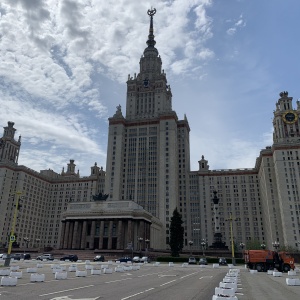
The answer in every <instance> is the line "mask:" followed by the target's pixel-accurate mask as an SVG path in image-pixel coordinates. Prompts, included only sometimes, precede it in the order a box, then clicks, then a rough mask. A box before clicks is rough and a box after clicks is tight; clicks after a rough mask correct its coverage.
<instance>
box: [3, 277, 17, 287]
mask: <svg viewBox="0 0 300 300" xmlns="http://www.w3.org/2000/svg"><path fill="white" fill-rule="evenodd" d="M17 283H18V278H17V277H2V278H1V285H5V286H6V285H13V286H14V285H17Z"/></svg>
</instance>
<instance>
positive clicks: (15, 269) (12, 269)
mask: <svg viewBox="0 0 300 300" xmlns="http://www.w3.org/2000/svg"><path fill="white" fill-rule="evenodd" d="M19 269H20V267H19V266H11V267H10V270H11V271H18V270H19Z"/></svg>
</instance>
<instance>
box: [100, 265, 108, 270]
mask: <svg viewBox="0 0 300 300" xmlns="http://www.w3.org/2000/svg"><path fill="white" fill-rule="evenodd" d="M108 268H109V266H108V265H101V269H108Z"/></svg>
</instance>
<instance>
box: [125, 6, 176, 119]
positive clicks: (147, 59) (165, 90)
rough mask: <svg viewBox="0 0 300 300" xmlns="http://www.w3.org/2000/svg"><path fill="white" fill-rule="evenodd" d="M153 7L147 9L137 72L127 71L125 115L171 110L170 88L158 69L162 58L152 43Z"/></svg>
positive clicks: (145, 116) (139, 116)
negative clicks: (144, 39)
mask: <svg viewBox="0 0 300 300" xmlns="http://www.w3.org/2000/svg"><path fill="white" fill-rule="evenodd" d="M155 13H156V10H155V9H153V10H148V15H149V16H150V28H149V35H148V40H147V45H148V47H147V48H146V49H145V50H144V54H143V56H142V57H141V59H140V73H139V74H138V75H137V76H136V74H134V77H131V76H130V75H128V81H127V103H126V119H127V120H136V119H139V120H140V119H149V118H153V117H158V116H159V115H161V114H166V113H168V114H173V115H174V114H175V113H174V112H172V92H171V88H170V85H168V84H167V78H166V74H165V72H164V70H162V68H161V67H162V61H161V58H160V56H159V54H158V51H157V49H156V48H155V47H154V46H155V44H156V41H155V40H154V34H153V32H154V30H153V16H154V14H155Z"/></svg>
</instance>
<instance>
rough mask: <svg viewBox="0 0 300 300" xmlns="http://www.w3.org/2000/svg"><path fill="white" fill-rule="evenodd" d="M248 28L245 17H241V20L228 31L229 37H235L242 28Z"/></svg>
mask: <svg viewBox="0 0 300 300" xmlns="http://www.w3.org/2000/svg"><path fill="white" fill-rule="evenodd" d="M227 22H230V23H232V21H229V20H227ZM245 26H246V21H245V20H244V19H243V15H240V17H239V19H238V20H237V21H236V22H234V24H233V26H232V27H231V28H229V29H227V31H226V33H227V34H228V35H234V34H235V33H236V32H237V30H238V29H239V28H241V27H245Z"/></svg>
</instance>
